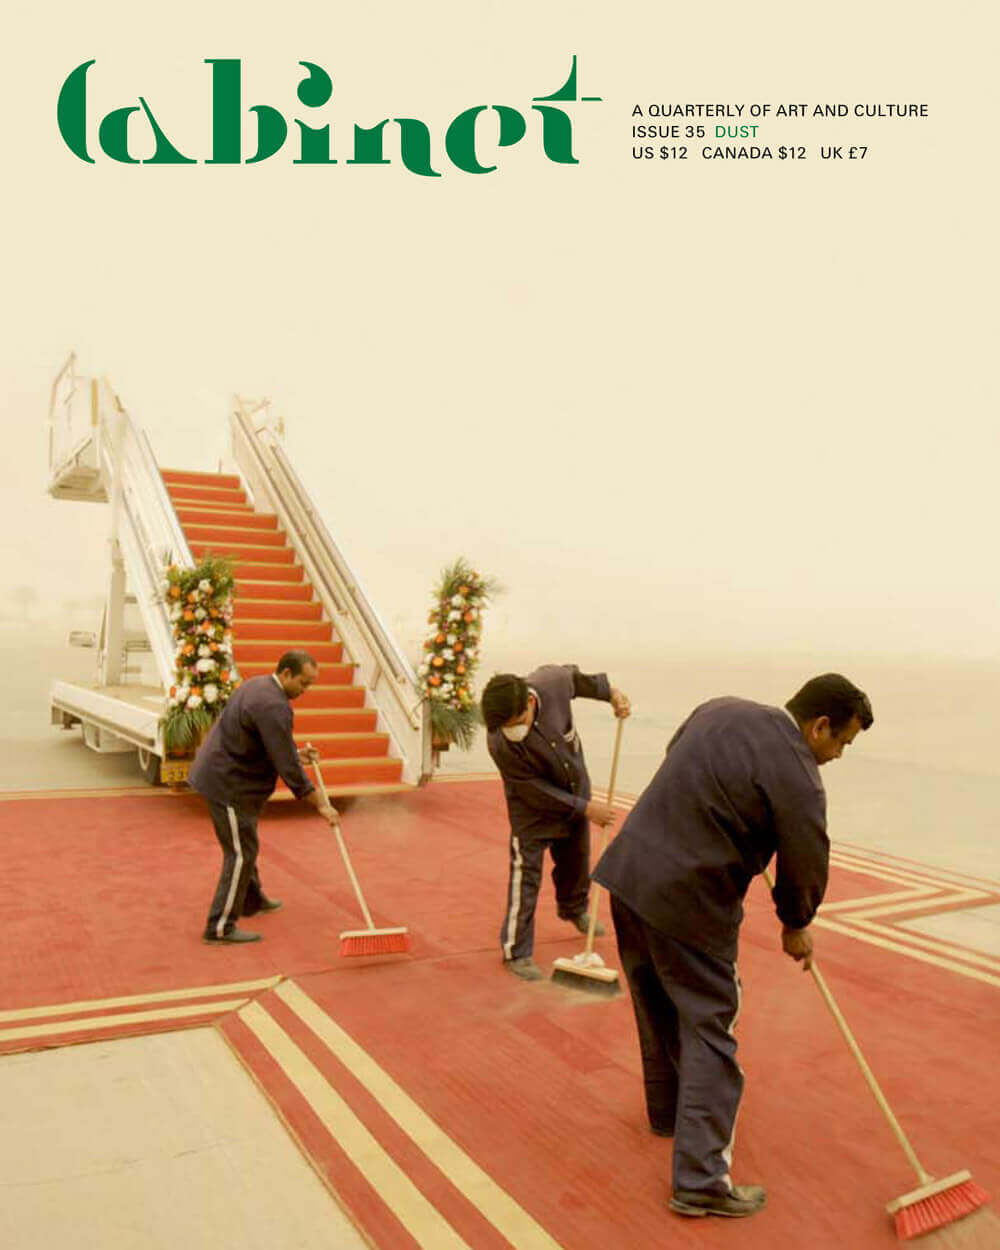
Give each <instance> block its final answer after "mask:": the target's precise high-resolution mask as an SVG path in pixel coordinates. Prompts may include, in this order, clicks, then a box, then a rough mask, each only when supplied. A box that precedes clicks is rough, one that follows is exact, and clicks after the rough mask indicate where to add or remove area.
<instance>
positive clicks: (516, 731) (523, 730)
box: [500, 725, 531, 742]
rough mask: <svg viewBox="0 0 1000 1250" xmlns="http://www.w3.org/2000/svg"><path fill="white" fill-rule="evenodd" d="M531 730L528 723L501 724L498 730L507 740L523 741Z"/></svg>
mask: <svg viewBox="0 0 1000 1250" xmlns="http://www.w3.org/2000/svg"><path fill="white" fill-rule="evenodd" d="M530 730H531V726H530V725H510V726H507V725H503V726H502V727H501V729H500V732H501V733H502V734H503V736H504V737H505V738H506V739H507V741H508V742H523V741H524V740H525V738H527V736H528V734H529V732H530Z"/></svg>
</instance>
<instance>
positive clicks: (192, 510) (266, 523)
mask: <svg viewBox="0 0 1000 1250" xmlns="http://www.w3.org/2000/svg"><path fill="white" fill-rule="evenodd" d="M177 517H178V519H179V521H180V523H181V525H183V526H184V527H185V529H186V528H187V526H189V525H231V526H236V527H237V528H244V529H252V530H274V529H277V528H278V518H277V517H276V516H275V515H274V513H273V512H254V510H253V509H252V508H251V507H250V505H249V504H247V505H246V510H245V511H241V510H240V509H238V508H232V509H226V508H219V507H214V508H198V507H191V506H189V507H184V506H181V507H179V508H178V509H177Z"/></svg>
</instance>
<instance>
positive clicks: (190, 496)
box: [167, 486, 247, 507]
mask: <svg viewBox="0 0 1000 1250" xmlns="http://www.w3.org/2000/svg"><path fill="white" fill-rule="evenodd" d="M167 492H168V494H169V495H170V498H171V499H172V500H173V501H174V507H178V506H179V505H181V504H188V505H191V504H199V503H221V504H227V505H229V506H230V507H232V506H233V505H236V506H238V505H240V504H245V503H246V501H247V497H246V492H245V491H243V490H227V489H223V488H220V487H215V486H168V487H167Z"/></svg>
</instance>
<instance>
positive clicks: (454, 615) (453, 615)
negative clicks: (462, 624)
mask: <svg viewBox="0 0 1000 1250" xmlns="http://www.w3.org/2000/svg"><path fill="white" fill-rule="evenodd" d="M461 619H462V613H461V612H455V611H451V612H449V613H448V620H449V621H460V620H461Z"/></svg>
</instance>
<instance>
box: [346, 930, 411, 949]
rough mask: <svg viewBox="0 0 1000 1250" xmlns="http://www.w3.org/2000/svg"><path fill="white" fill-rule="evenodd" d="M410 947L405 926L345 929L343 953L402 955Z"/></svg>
mask: <svg viewBox="0 0 1000 1250" xmlns="http://www.w3.org/2000/svg"><path fill="white" fill-rule="evenodd" d="M409 949H410V938H409V935H408V934H407V932H406V929H405V927H404V928H399V929H345V931H344V932H343V933H342V934H341V935H340V953H341V955H402V954H405V953H406V952H407V951H408V950H409Z"/></svg>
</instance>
